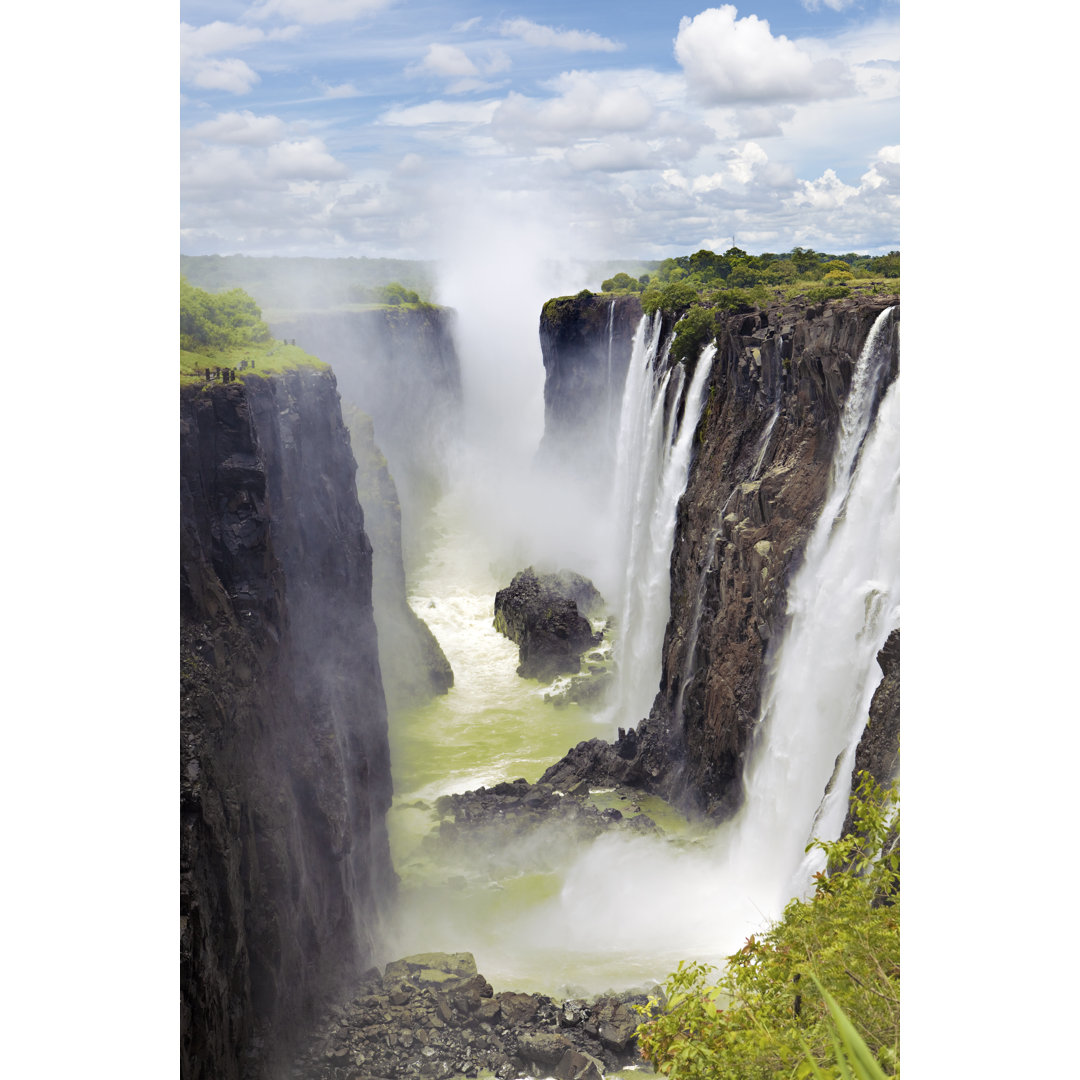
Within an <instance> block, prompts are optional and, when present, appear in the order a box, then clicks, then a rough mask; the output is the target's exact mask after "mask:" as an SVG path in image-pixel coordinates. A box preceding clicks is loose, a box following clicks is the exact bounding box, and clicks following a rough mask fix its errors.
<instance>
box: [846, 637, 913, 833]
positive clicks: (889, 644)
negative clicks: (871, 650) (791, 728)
mask: <svg viewBox="0 0 1080 1080" xmlns="http://www.w3.org/2000/svg"><path fill="white" fill-rule="evenodd" d="M877 662H878V667H880V668H881V682H880V683H878V687H877V689H876V690H875V691H874V696H873V698H872V699H871V701H870V716H869V720H868V721H867V724H866V728H865V730H864V731H863V733H862V738H861V739H859V745H858V746H857V747H856V748H855V765H854V767H853V768H852V789H853V790H854V787H855V785H856V780H855V777H856V776H857V774H858V773H860V772H863V771H865V772H868V773H869V774H870V775H871V776H872V777H873V778H874V779H875V780H876V781H877V782H878V783H879V784H883V785H884V784H888V783H889V782H890V781H892V780H893V779H895V778H896V777H897V776H898V775H899V773H900V630H899V629H896V630H894V631H893V632H892V633H891V634H890V635H889V636H888V638H887V640H886V641H885V644H884V645H883V646H882V647H881V651H880V652H879V653H878V655H877ZM850 825H851V818H850V815H849V817H848V819H847V820H846V821H845V822H844V830H843V831H844V832H847V831H848V829H849V826H850Z"/></svg>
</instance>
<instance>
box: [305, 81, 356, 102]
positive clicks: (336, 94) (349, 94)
mask: <svg viewBox="0 0 1080 1080" xmlns="http://www.w3.org/2000/svg"><path fill="white" fill-rule="evenodd" d="M313 81H314V83H315V86H316V87H317V88H318V89H319V90H320V91H321V92H322V96H323V97H324V98H327V99H329V100H339V99H341V98H354V97H359V96H360V91H359V90H357V89H356V87H355V86H353V84H352V83H351V82H344V83H338V85H337V86H332V85H331V84H330V83H325V82H323V81H322V79H315V80H313Z"/></svg>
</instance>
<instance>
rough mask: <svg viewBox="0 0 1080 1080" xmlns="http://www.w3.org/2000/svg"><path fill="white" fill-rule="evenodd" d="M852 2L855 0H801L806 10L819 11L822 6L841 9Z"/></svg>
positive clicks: (847, 6)
mask: <svg viewBox="0 0 1080 1080" xmlns="http://www.w3.org/2000/svg"><path fill="white" fill-rule="evenodd" d="M854 3H855V0H802V6H803V7H804V8H806V10H807V11H820V10H821V9H822V8H823V7H827V8H831V9H832V10H833V11H843V10H844V9H845V8H849V7H851V5H852V4H854Z"/></svg>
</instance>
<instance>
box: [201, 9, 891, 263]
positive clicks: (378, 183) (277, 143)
mask: <svg viewBox="0 0 1080 1080" xmlns="http://www.w3.org/2000/svg"><path fill="white" fill-rule="evenodd" d="M180 16H181V31H180V36H181V52H182V60H181V121H180V124H181V163H180V172H181V195H182V207H181V248H182V250H183V251H184V252H185V253H188V254H201V253H208V252H221V253H225V254H228V253H233V252H244V253H248V254H278V255H300V254H303V255H369V256H377V255H388V256H401V257H421V258H423V257H432V256H437V255H438V253H439V252H440V251H443V250H445V247H446V245H447V243H449V242H451V240H450V238H451V237H454V236H460V235H461V233H462V231H463V230H466V231H469V230H471V231H476V230H485V229H491V228H498V227H499V223H500V222H503V223H507V224H508V225H509V223H513V224H514V225H515V226H520V225H521V224H522V222H523V221H528V222H529V224H530V228H531V229H532V231H533V233H537V232H542V233H543V234H544V235H545V236H547V237H548V239H549V240H550V242H551V243H552V245H553V246H556V247H558V248H559V249H560V250H565V251H569V252H570V253H572V254H574V255H580V256H588V257H633V256H637V257H642V258H660V257H664V256H666V255H672V254H678V253H683V252H687V251H693V250H696V249H697V248H699V247H702V246H704V247H711V248H714V249H719V250H722V249H723V248H725V247H727V246H728V245H729V244H730V243H731V239H732V237H733V236H734V237H735V239H736V242H737V243H738V244H739V245H740V246H742V247H744V248H747V249H748V250H750V251H766V250H770V251H782V250H786V249H788V248H790V247H791V246H793V245H794V244H802V245H804V246H809V247H814V248H817V249H820V250H829V251H836V252H844V251H875V252H876V251H887V250H890V249H891V248H896V247H898V246H899V142H900V132H899V6H898V4H896V3H894V2H882V0H863V2H859V0H854V2H852V0H803V2H801V3H800V2H798V0H772V2H765V3H754V4H753V5H752V6H746V7H736V6H733V5H721V6H718V7H714V8H707V7H704V6H701V5H697V4H684V5H672V4H668V3H663V2H654V3H649V4H640V5H639V4H635V3H627V2H618V3H617V2H587V0H586V2H582V3H567V2H555V3H550V2H549V3H530V2H524V3H516V4H512V5H506V4H501V3H487V2H471V0H451V2H448V3H431V2H424V0H420V2H415V0H254V2H251V3H247V2H241V0H187V2H184V3H182V4H181V6H180Z"/></svg>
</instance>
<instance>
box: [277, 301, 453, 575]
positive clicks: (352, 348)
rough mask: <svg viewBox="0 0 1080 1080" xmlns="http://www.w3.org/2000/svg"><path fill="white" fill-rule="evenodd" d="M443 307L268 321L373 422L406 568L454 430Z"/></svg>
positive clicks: (443, 476) (417, 549)
mask: <svg viewBox="0 0 1080 1080" xmlns="http://www.w3.org/2000/svg"><path fill="white" fill-rule="evenodd" d="M453 319H454V313H453V311H451V310H450V309H449V308H439V307H434V306H426V307H416V308H413V307H380V308H373V309H371V310H367V311H315V312H308V313H304V314H301V315H297V316H296V317H295V318H293V319H291V320H289V321H288V322H284V321H279V322H271V323H270V328H271V331H272V333H273V334H274V335H275V336H276V337H282V338H288V339H290V340H292V339H295V341H296V343H297V344H298V345H299V346H300V347H301V348H303V349H304V350H305V351H307V352H309V353H311V354H312V355H313V356H317V357H319V359H320V360H322V361H323V362H325V363H327V364H330V365H331V367H333V369H334V373H335V374H336V376H337V379H338V384H339V388H340V391H341V396H342V399H343V400H344V401H345V402H346V403H348V404H350V405H354V406H356V407H357V408H358V409H360V410H361V411H362V412H364V413H365V414H366V415H367V416H369V417H371V420H372V423H373V424H374V440H375V442H376V443H377V444H378V446H379V448H380V449H381V451H382V452H383V453H384V454H385V455H386V460H387V462H388V464H389V469H390V473H391V475H392V476H393V478H394V482H395V484H396V485H397V491H398V495H399V501H400V510H401V519H402V531H403V536H404V540H405V549H404V554H405V565H406V567H411V566H415V565H416V564H417V562H418V560H419V559H420V558H421V556H422V553H423V551H424V549H425V544H426V539H425V534H424V526H425V523H426V519H427V517H428V511H429V510H430V508H431V506H432V505H433V503H434V502H435V500H436V499H437V498H438V496H439V494H440V493H441V492H442V491H443V490H444V489H445V486H446V482H447V480H448V478H449V475H450V471H449V470H450V469H451V468H452V452H453V448H454V447H455V446H456V444H457V441H458V438H459V435H460V430H461V403H462V396H461V395H462V392H461V367H460V364H459V361H458V356H457V351H456V348H455V346H454V339H453Z"/></svg>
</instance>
